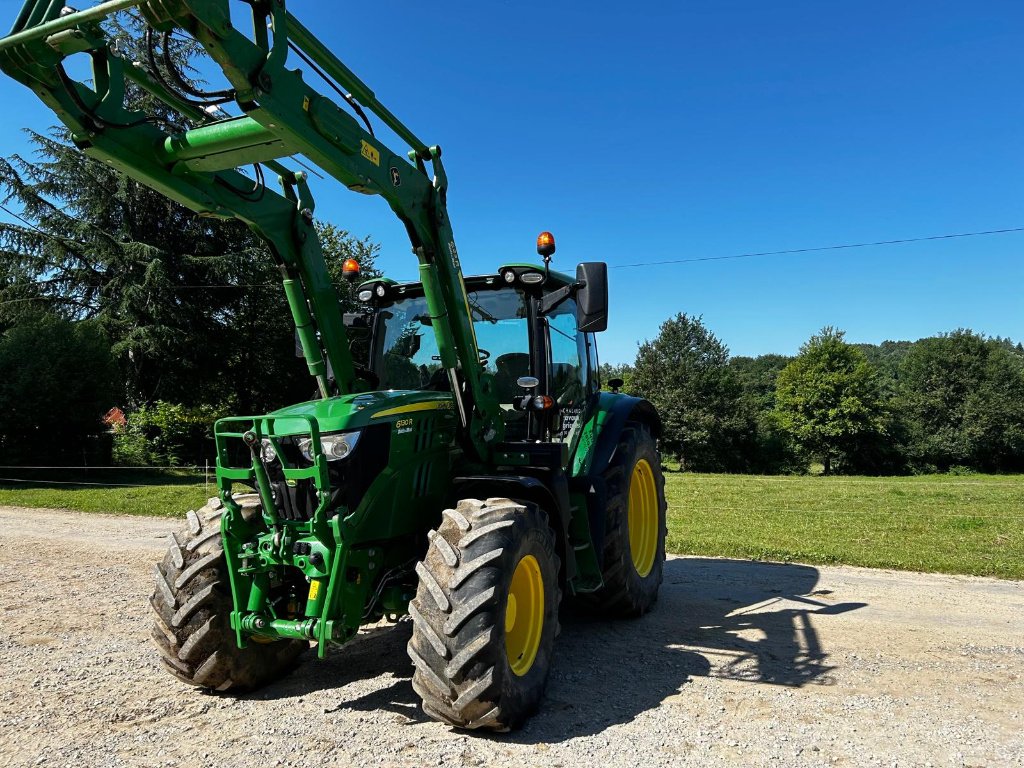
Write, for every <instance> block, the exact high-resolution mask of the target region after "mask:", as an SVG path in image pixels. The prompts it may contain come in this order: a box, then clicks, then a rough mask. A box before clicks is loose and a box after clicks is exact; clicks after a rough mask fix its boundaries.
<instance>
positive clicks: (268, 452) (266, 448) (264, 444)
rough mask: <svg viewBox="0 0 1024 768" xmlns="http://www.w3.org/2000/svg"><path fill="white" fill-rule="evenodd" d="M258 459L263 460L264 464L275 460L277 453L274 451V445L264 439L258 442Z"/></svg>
mask: <svg viewBox="0 0 1024 768" xmlns="http://www.w3.org/2000/svg"><path fill="white" fill-rule="evenodd" d="M260 458H261V459H263V463H264V464H269V463H270V462H272V461H276V460H277V451H275V450H274V444H273V443H272V442H270V440H269V439H268V438H266V437H264V438H263V439H262V440H260Z"/></svg>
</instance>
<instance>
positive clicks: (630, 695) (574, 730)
mask: <svg viewBox="0 0 1024 768" xmlns="http://www.w3.org/2000/svg"><path fill="white" fill-rule="evenodd" d="M818 576H819V574H818V570H817V569H816V568H812V567H810V566H806V565H786V564H777V563H759V562H751V561H741V560H721V559H712V558H676V559H671V560H669V561H668V562H667V563H666V564H665V580H664V583H663V584H662V587H661V592H660V596H659V599H658V603H657V604H656V605H655V607H654V609H653V610H652V611H651V612H650V613H649V614H647V615H646V616H644V617H643V618H641V619H634V620H625V621H606V620H598V619H593V618H588V617H586V616H582V615H579V614H577V613H576V612H575V611H574V610H573V609H572V608H571V607H569V608H566V609H564V610H563V611H562V617H561V624H562V633H561V635H560V637H559V638H558V641H557V643H556V648H555V659H554V663H553V665H552V671H551V678H550V680H549V683H548V690H547V694H546V696H545V698H544V701H543V702H542V704H541V710H540V714H539V715H538V716H536V717H534V718H532V719H531V720H530V721H529V722H528V723H527V724H526V726H525V727H524V728H523V729H522V730H520V731H518V732H516V733H513V734H503V735H499V736H496V738H500V739H502V740H504V741H512V742H516V743H541V742H547V743H550V742H558V741H565V740H568V739H571V738H574V737H577V736H586V735H591V734H596V733H600V732H602V731H604V730H605V729H606V728H608V727H610V726H613V725H616V724H619V723H627V722H630V721H632V720H634V719H635V718H636V717H637V716H639V715H641V714H642V713H644V712H646V711H648V710H652V709H656V708H657V707H658V706H660V705H662V703H663V702H665V700H666V699H668V698H669V697H672V696H675V695H677V694H679V695H681V696H682V697H686V696H687V695H688V694H687V691H686V688H685V684H686V683H687V682H689V681H690V680H691V679H692V678H694V677H719V678H725V679H730V680H740V681H744V682H750V683H761V684H770V685H784V686H792V687H797V688H798V687H802V686H804V685H831V684H833V683H834V679H833V677H832V675H831V672H832V671H833V670H834V669H835V667H834V666H832V665H830V664H829V657H828V653H827V651H826V650H825V649H824V648H823V647H822V645H821V643H820V641H819V638H818V633H817V631H816V630H815V627H814V624H813V620H814V619H815V617H823V618H824V617H827V616H832V615H836V614H840V613H846V612H848V611H853V610H856V609H857V608H861V607H863V606H864V605H865V604H864V603H836V602H834V601H832V600H830V593H829V591H828V590H816V587H817V584H818ZM410 634H411V626H410V624H409V623H408V622H402V623H400V624H399V625H398V626H395V627H381V628H379V629H372V630H370V632H369V633H367V634H366V635H364V636H361V637H360V638H358V639H357V640H355V641H353V642H352V643H350V644H349V645H347V646H345V647H343V648H341V649H338V650H337V651H335V652H333V653H331V654H329V655H328V657H327V658H326V659H325V660H323V661H320V662H315V661H312V660H310V661H308V662H307V663H305V664H303V665H302V666H300V667H299V669H298V670H296V672H295V673H294V674H293V675H292V676H291V677H289V678H286V679H284V680H282V681H281V682H279V683H277V684H275V685H273V686H271V687H270V688H268V689H266V690H265V691H263V695H264V696H266V697H267V698H274V699H279V698H293V697H300V696H303V695H304V694H307V693H309V692H311V691H314V690H320V689H328V688H330V689H334V690H335V691H336V694H337V695H336V698H335V701H336V706H337V708H338V709H345V710H356V711H366V712H380V711H390V712H393V713H395V714H396V715H398V716H401V718H404V721H405V722H425V721H426V720H427V718H426V717H425V716H424V715H423V713H422V711H421V710H420V708H419V697H418V696H417V695H416V693H415V692H414V691H413V689H412V685H411V683H410V680H411V678H412V672H413V668H412V664H411V663H410V662H409V659H408V656H407V655H406V652H405V645H406V643H407V642H408V640H409V637H410ZM385 675H388V676H389V677H390V680H386V682H387V684H386V685H385V686H384V687H381V688H378V689H376V690H374V691H372V692H369V693H361V695H358V696H355V697H353V698H348V697H347V696H346V693H345V688H346V686H347V684H348V683H350V682H353V681H358V680H367V679H369V678H377V677H383V676H385ZM362 690H363V691H365V686H363V687H362ZM481 735H482V736H484V737H487V735H486V734H481Z"/></svg>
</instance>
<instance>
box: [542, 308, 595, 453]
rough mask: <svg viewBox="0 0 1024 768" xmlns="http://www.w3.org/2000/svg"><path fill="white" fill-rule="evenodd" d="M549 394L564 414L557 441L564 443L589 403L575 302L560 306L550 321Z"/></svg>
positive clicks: (583, 354) (585, 354)
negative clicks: (577, 328)
mask: <svg viewBox="0 0 1024 768" xmlns="http://www.w3.org/2000/svg"><path fill="white" fill-rule="evenodd" d="M547 324H548V351H549V355H550V356H549V357H548V394H549V395H550V396H551V397H553V398H554V399H555V403H556V404H557V406H558V409H559V413H560V414H561V426H560V428H559V429H558V430H557V433H556V439H559V440H565V439H567V438H568V435H569V432H570V431H571V430H572V427H573V425H574V424H575V423H576V420H577V419H578V418H579V417H580V414H581V413H582V412H583V408H584V406H585V405H586V402H587V395H588V394H589V391H588V385H589V382H588V373H587V368H588V366H587V351H586V347H585V346H584V345H583V344H582V343H581V342H582V337H581V338H579V339H578V338H577V336H578V334H577V332H576V302H575V301H573V300H572V299H569V300H567V301H565V302H564V303H562V304H560V305H559V306H558V308H557V309H555V311H554V312H552V313H551V314H550V315H548V317H547Z"/></svg>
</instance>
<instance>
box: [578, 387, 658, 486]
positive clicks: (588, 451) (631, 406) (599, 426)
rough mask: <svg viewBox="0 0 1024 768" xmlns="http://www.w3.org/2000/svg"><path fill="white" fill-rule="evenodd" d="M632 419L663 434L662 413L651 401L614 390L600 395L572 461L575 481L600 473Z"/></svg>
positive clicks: (655, 435)
mask: <svg viewBox="0 0 1024 768" xmlns="http://www.w3.org/2000/svg"><path fill="white" fill-rule="evenodd" d="M629 422H637V423H640V424H643V425H645V426H646V427H647V428H648V429H649V430H650V432H651V434H652V435H653V436H654V437H655V438H658V437H661V417H660V416H658V412H657V411H656V410H655V409H654V406H653V405H651V403H650V401H648V400H645V399H643V398H642V397H633V396H632V395H622V394H616V393H613V392H601V393H600V394H599V395H598V403H597V407H596V408H595V409H594V413H593V414H592V415H591V417H590V418H589V419H587V421H586V423H585V424H584V425H583V429H582V430H581V432H580V437H579V440H577V442H576V446H575V450H574V451H573V455H572V459H571V461H570V466H571V470H570V472H571V476H572V478H573V479H574V480H575V481H576V482H585V480H586V479H588V478H597V477H600V475H601V474H602V473H603V472H604V470H605V469H606V468H607V467H608V463H609V462H610V461H611V459H612V456H613V455H614V454H615V449H616V447H617V446H618V444H619V437H620V436H621V435H622V430H623V429H625V427H626V424H627V423H629Z"/></svg>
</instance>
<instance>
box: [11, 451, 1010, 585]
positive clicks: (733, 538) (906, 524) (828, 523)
mask: <svg viewBox="0 0 1024 768" xmlns="http://www.w3.org/2000/svg"><path fill="white" fill-rule="evenodd" d="M22 476H24V475H22ZM44 479H47V480H50V481H51V482H52V481H54V480H56V479H57V476H56V475H53V474H52V473H50V474H46V475H45V476H44V475H40V476H39V477H38V478H36V479H35V480H34V481H33V482H30V483H10V482H5V481H4V480H3V479H0V505H12V506H24V507H50V508H67V509H76V510H81V511H83V512H111V513H115V514H142V515H163V516H168V517H176V516H180V515H182V514H183V513H184V511H185V510H187V509H189V508H196V507H197V506H199V505H201V504H203V502H204V501H205V499H206V498H207V497H208V496H210V495H213V493H214V488H213V485H212V484H211V485H209V486H207V485H206V483H205V482H204V479H203V477H202V475H198V476H197V475H195V474H186V473H157V472H139V473H134V474H133V473H125V472H119V473H117V474H116V475H112V474H111V473H110V472H106V473H104V472H103V471H102V470H92V471H90V472H89V473H88V474H87V475H78V476H73V477H69V476H68V475H67V473H64V474H63V475H61V476H60V479H62V480H69V479H70V480H76V481H81V482H83V483H85V482H91V483H120V485H113V486H109V485H84V484H83V485H79V486H67V485H49V484H47V483H44V482H40V481H41V480H44ZM666 494H667V496H668V503H669V519H668V530H669V534H668V549H669V551H670V552H676V553H680V554H693V555H722V556H727V557H739V558H754V559H763V560H782V561H796V562H804V563H845V564H848V565H863V566H869V567H876V568H897V569H907V570H920V571H939V572H944V573H964V574H974V575H987V576H999V577H1002V578H1024V476H985V475H973V476H960V477H954V476H937V475H929V476H924V477H897V478H875V477H755V476H746V475H693V474H682V473H677V472H672V473H669V474H668V475H667V477H666Z"/></svg>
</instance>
